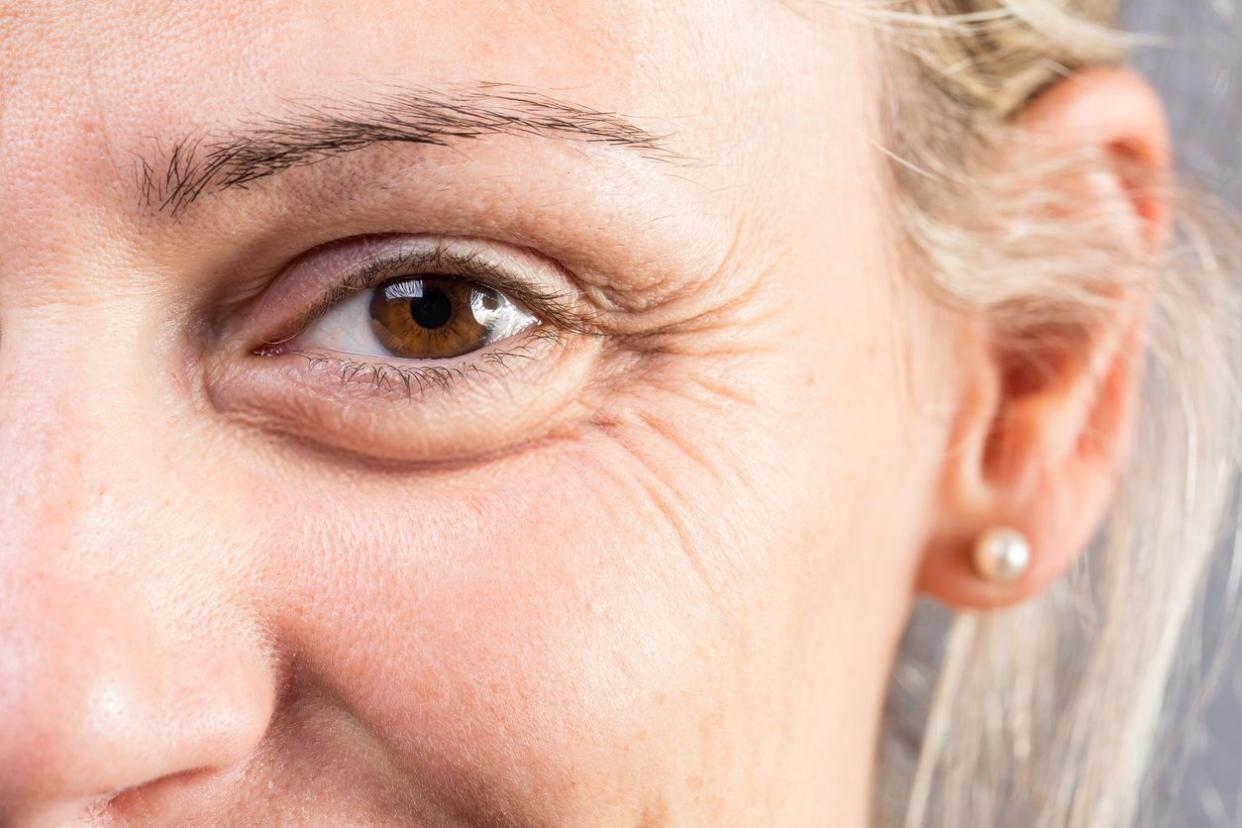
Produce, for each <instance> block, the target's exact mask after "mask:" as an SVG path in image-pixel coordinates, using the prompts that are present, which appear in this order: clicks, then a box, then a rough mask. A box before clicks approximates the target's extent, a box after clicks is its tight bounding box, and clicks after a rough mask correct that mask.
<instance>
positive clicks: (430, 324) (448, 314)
mask: <svg viewBox="0 0 1242 828" xmlns="http://www.w3.org/2000/svg"><path fill="white" fill-rule="evenodd" d="M410 316H411V317H413V319H414V322H415V323H417V324H418V326H419V327H421V328H426V329H428V330H435V329H436V328H443V327H444V326H445V325H447V324H448V323H449V320H450V319H452V318H453V302H452V300H450V299H449V298H448V294H446V293H445V292H444V291H443V290H441V289H440V288H438V287H430V286H424V287H423V295H422V296H420V297H418V298H416V299H411V300H410Z"/></svg>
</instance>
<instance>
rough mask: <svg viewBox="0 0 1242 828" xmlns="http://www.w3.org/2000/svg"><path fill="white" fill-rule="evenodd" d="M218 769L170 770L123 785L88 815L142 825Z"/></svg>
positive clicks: (207, 782)
mask: <svg viewBox="0 0 1242 828" xmlns="http://www.w3.org/2000/svg"><path fill="white" fill-rule="evenodd" d="M216 775H217V772H216V771H215V770H214V769H212V768H193V769H190V770H184V771H179V772H177V773H170V774H168V775H166V776H161V777H160V778H159V779H153V780H151V781H149V782H144V783H142V784H141V785H134V786H131V787H128V788H122V789H121V790H119V791H114V792H112V793H111V794H108V795H107V796H105V797H103V798H101V799H100V800H98V801H97V802H96V803H95V804H94V805H92V806H91V808H89V809H88V814H89V816H90V818H91V819H94V820H101V821H104V820H115V821H120V822H121V823H122V824H141V823H143V822H146V821H149V820H151V819H154V818H155V817H156V815H157V814H167V812H168V807H167V806H168V800H170V799H175V798H176V797H177V795H178V794H179V793H184V792H186V791H187V790H189V789H196V788H200V787H208V786H209V785H210V784H211V781H212V777H214V776H216Z"/></svg>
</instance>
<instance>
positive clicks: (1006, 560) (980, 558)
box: [971, 527, 1031, 584]
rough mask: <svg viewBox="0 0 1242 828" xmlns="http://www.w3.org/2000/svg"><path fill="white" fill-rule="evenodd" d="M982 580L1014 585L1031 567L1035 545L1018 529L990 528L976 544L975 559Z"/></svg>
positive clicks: (976, 570)
mask: <svg viewBox="0 0 1242 828" xmlns="http://www.w3.org/2000/svg"><path fill="white" fill-rule="evenodd" d="M971 561H972V563H974V566H975V572H976V573H977V574H978V575H979V577H980V578H984V579H986V580H988V581H992V582H993V583H997V584H1008V583H1012V582H1014V581H1016V580H1018V579H1019V578H1021V577H1022V576H1023V575H1024V574H1026V570H1027V569H1028V568H1029V567H1030V565H1031V544H1030V542H1029V541H1027V539H1026V535H1024V534H1022V533H1021V532H1019V531H1018V530H1016V529H1010V528H1008V527H998V528H996V529H989V530H988V531H986V532H984V533H983V534H982V535H980V536H979V537H978V539H977V540H976V541H975V548H974V552H973V554H972V556H971Z"/></svg>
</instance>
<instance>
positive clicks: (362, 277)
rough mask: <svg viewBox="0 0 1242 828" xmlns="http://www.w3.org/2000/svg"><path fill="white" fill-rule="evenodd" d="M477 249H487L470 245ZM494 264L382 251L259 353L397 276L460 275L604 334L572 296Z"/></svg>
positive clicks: (442, 249) (453, 253) (474, 257)
mask: <svg viewBox="0 0 1242 828" xmlns="http://www.w3.org/2000/svg"><path fill="white" fill-rule="evenodd" d="M470 242H471V244H472V245H478V244H482V243H481V242H476V241H475V240H470ZM501 258H502V257H501V256H497V257H495V259H496V260H490V257H488V256H485V255H484V254H483V253H482V252H481V251H479V250H478V249H477V247H476V248H475V249H460V248H455V247H454V246H453V245H452V244H450V243H435V244H433V245H432V246H431V247H430V248H427V247H406V248H405V249H401V248H399V247H398V248H397V249H395V250H389V251H386V252H381V253H379V254H378V255H375V256H373V257H372V258H370V259H369V260H367V261H366V262H364V263H363V264H361V265H359V266H356V267H354V268H352V269H349V270H347V271H346V272H345V273H344V274H343V276H342V278H341V279H340V280H339V281H338V282H337V283H336V284H334V285H333V286H332V287H330V288H329V289H328V290H327V291H326V292H324V293H323V294H322V295H321V296H320V297H319V298H318V299H317V300H316V301H314V302H313V303H312V304H311V305H310V306H309V307H308V308H307V309H306V310H304V311H302V312H301V313H300V314H298V315H297V316H296V317H294V319H293V320H291V321H289V322H286V323H285V324H283V325H282V326H281V328H280V331H279V333H277V334H276V335H274V336H268V337H266V338H264V340H263V341H262V342H260V343H259V344H258V345H257V346H256V347H255V348H254V349H253V352H254V353H262V352H263V351H265V350H267V349H270V348H272V347H273V346H276V345H281V344H284V343H287V342H289V341H291V340H293V339H295V338H296V337H297V336H299V335H300V334H301V333H302V332H303V331H305V330H306V329H307V328H308V327H309V326H310V325H311V324H312V323H314V322H315V321H316V320H318V319H319V318H320V317H322V316H324V315H325V314H326V313H328V312H329V311H330V310H332V309H333V308H334V307H336V306H337V305H338V304H340V303H341V302H342V301H344V300H345V299H346V298H347V297H349V296H350V295H351V294H353V293H356V292H358V291H362V290H369V289H371V288H373V287H375V286H376V285H378V284H380V283H381V282H383V281H384V280H385V279H389V278H392V277H395V276H400V275H403V274H407V273H408V274H413V275H417V274H418V273H432V272H435V273H440V274H443V275H447V276H458V277H460V278H462V279H465V280H469V281H473V282H476V283H478V284H480V285H484V286H486V287H489V288H492V289H494V290H497V291H500V292H501V293H504V294H505V295H506V296H507V297H508V298H509V299H510V300H511V301H514V302H515V303H517V304H518V305H520V306H522V307H523V308H525V309H526V310H528V311H529V312H531V313H533V314H534V315H536V316H538V317H539V318H540V319H541V320H544V321H548V322H551V323H552V324H554V325H556V326H557V327H559V328H560V329H562V330H565V331H568V332H571V333H577V334H583V335H601V334H602V333H603V331H602V328H601V326H600V324H599V322H598V317H597V314H596V313H594V312H592V311H591V310H590V309H589V308H586V307H583V306H582V304H583V303H580V302H575V301H574V297H573V296H572V295H571V294H570V293H569V292H568V291H565V292H556V291H551V290H544V289H541V288H539V287H537V286H535V285H534V284H532V282H531V281H528V280H525V279H523V278H522V277H520V276H515V275H513V274H512V273H511V271H512V270H514V269H517V268H508V267H505V266H504V265H503V264H501V263H500V262H499V261H498V260H499V259H501Z"/></svg>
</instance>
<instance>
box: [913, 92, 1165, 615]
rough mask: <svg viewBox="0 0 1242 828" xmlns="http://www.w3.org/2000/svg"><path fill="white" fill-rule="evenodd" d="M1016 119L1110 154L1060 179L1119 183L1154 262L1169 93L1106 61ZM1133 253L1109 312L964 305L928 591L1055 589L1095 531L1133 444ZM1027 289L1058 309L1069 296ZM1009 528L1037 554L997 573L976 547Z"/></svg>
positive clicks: (1080, 184)
mask: <svg viewBox="0 0 1242 828" xmlns="http://www.w3.org/2000/svg"><path fill="white" fill-rule="evenodd" d="M1016 129H1017V130H1018V132H1020V133H1021V135H1020V136H1019V140H1020V141H1021V142H1022V143H1023V144H1024V145H1025V146H1026V147H1036V148H1038V150H1039V151H1040V152H1041V153H1047V152H1052V153H1066V154H1068V153H1073V152H1079V151H1082V150H1084V149H1086V150H1095V151H1096V154H1097V155H1102V156H1103V157H1104V158H1106V159H1112V161H1114V162H1115V163H1113V164H1106V165H1105V168H1104V169H1094V170H1092V171H1090V173H1089V178H1088V174H1084V180H1083V181H1069V182H1061V181H1059V182H1056V183H1053V184H1050V185H1049V186H1063V187H1065V188H1066V190H1067V191H1070V192H1073V193H1074V194H1075V195H1077V194H1079V193H1084V192H1085V193H1089V194H1090V196H1089V197H1090V198H1092V199H1098V200H1099V201H1100V203H1104V201H1103V200H1105V199H1107V200H1108V201H1109V202H1110V203H1113V202H1115V201H1116V200H1117V197H1118V196H1120V197H1121V200H1122V202H1123V203H1125V204H1128V206H1129V211H1128V212H1129V214H1130V220H1129V221H1128V222H1119V223H1118V225H1117V228H1116V232H1117V233H1120V234H1122V235H1123V236H1129V237H1130V238H1131V240H1132V241H1133V242H1136V243H1137V244H1134V245H1129V244H1127V245H1126V246H1128V247H1130V248H1131V249H1135V250H1140V251H1141V252H1140V255H1141V256H1143V257H1144V258H1145V259H1146V260H1147V261H1148V263H1150V261H1151V260H1153V257H1154V254H1155V252H1156V250H1157V249H1158V247H1159V246H1160V245H1161V244H1162V243H1163V240H1164V238H1165V237H1166V236H1167V233H1168V229H1167V226H1166V225H1167V223H1168V219H1167V213H1168V211H1167V206H1166V204H1165V203H1164V201H1163V199H1162V198H1161V197H1160V195H1159V193H1158V191H1157V190H1155V189H1153V188H1148V187H1146V186H1145V185H1142V184H1140V181H1141V180H1154V179H1161V178H1163V177H1164V176H1165V175H1166V174H1167V170H1168V164H1169V150H1168V137H1167V132H1166V127H1165V122H1164V115H1163V109H1162V107H1161V105H1160V102H1159V100H1158V99H1157V98H1156V96H1155V93H1154V92H1151V90H1150V89H1149V88H1148V87H1147V85H1146V84H1145V83H1144V82H1143V81H1142V80H1141V79H1140V78H1139V77H1138V76H1137V75H1134V74H1133V73H1130V72H1128V71H1125V70H1121V69H1098V70H1092V71H1089V72H1084V73H1082V74H1081V75H1078V76H1075V77H1073V78H1070V79H1067V80H1065V81H1063V82H1062V83H1061V84H1059V85H1058V86H1057V87H1056V88H1053V89H1051V90H1049V91H1047V92H1045V93H1044V94H1043V95H1042V96H1041V97H1040V98H1039V99H1038V100H1037V101H1035V102H1034V103H1033V104H1032V105H1031V107H1030V109H1029V110H1028V111H1027V112H1026V113H1025V114H1024V115H1023V116H1021V117H1020V119H1019V120H1018V122H1017V125H1016ZM1135 165H1137V166H1138V168H1139V169H1138V170H1137V173H1134V171H1135ZM1132 173H1134V177H1131V175H1132ZM1102 176H1105V177H1111V179H1112V180H1111V182H1107V181H1104V182H1102V181H1101V180H1100V178H1101V177H1102ZM1088 206H1089V205H1088ZM1110 214H1111V213H1110ZM1113 241H1114V242H1118V240H1113ZM1120 241H1124V239H1122V240H1120ZM1057 252H1061V251H1057ZM1096 261H1099V259H1096ZM1127 267H1129V265H1127V264H1126V263H1123V262H1120V261H1119V262H1118V263H1117V268H1118V271H1119V272H1117V273H1111V274H1099V276H1100V279H1099V282H1100V284H1102V285H1104V286H1106V292H1107V298H1108V301H1107V303H1105V307H1106V308H1107V310H1106V311H1105V312H1102V313H1101V312H1099V310H1098V308H1097V309H1095V310H1094V311H1093V313H1094V315H1093V316H1092V315H1088V314H1083V315H1082V316H1079V317H1077V318H1075V319H1072V318H1070V317H1071V316H1072V314H1071V313H1070V312H1065V314H1064V315H1065V322H1064V324H1058V323H1056V322H1055V320H1054V321H1053V322H1052V323H1048V322H1047V321H1046V320H1047V318H1048V317H1046V316H1045V317H1044V319H1045V322H1044V323H1042V324H1041V325H1040V326H1039V327H1038V328H1035V329H1031V330H1013V329H1012V327H1009V326H1010V325H1011V324H1012V320H1011V319H1007V318H1005V317H1004V316H1003V315H1002V314H995V315H994V316H993V315H990V314H989V312H988V311H987V310H981V311H979V312H978V313H977V315H974V316H972V317H971V318H969V319H963V321H962V324H961V326H960V327H959V331H961V332H963V338H962V341H961V342H959V343H958V349H957V354H956V356H957V357H958V360H957V362H958V365H959V367H960V372H959V380H960V394H959V397H958V400H959V404H958V406H957V413H956V417H955V420H954V423H953V427H952V429H951V431H950V434H949V438H948V444H947V445H946V448H945V454H944V457H945V460H944V463H943V465H942V476H941V480H940V483H941V489H940V492H939V497H938V506H939V510H938V514H937V517H936V519H935V521H934V525H933V526H932V527H930V531H929V536H928V539H927V542H926V546H925V549H924V554H923V557H922V560H921V566H920V570H919V577H918V588H919V590H920V591H921V592H924V593H926V594H928V595H930V596H932V597H935V598H937V599H939V600H941V601H942V602H944V603H947V604H949V605H951V606H954V607H958V608H967V609H995V608H1000V607H1005V606H1009V605H1012V604H1016V603H1019V602H1021V601H1023V600H1026V599H1027V598H1030V597H1031V596H1033V595H1035V594H1037V593H1039V592H1040V591H1042V590H1043V589H1045V588H1047V587H1048V586H1049V585H1050V584H1051V583H1052V582H1053V581H1055V580H1056V579H1057V578H1059V577H1060V576H1061V575H1062V574H1063V573H1064V572H1065V571H1066V570H1067V569H1068V568H1069V567H1070V566H1071V565H1072V564H1073V563H1074V561H1075V560H1077V558H1078V557H1079V556H1080V555H1081V554H1082V552H1083V551H1084V550H1085V548H1086V547H1087V545H1088V544H1089V542H1090V540H1091V537H1092V535H1093V534H1094V533H1095V531H1096V529H1097V528H1098V527H1099V525H1100V523H1101V521H1102V520H1103V518H1104V516H1105V514H1106V512H1107V510H1108V506H1109V503H1110V502H1111V500H1112V496H1113V493H1114V490H1115V487H1116V482H1117V476H1118V473H1119V470H1120V468H1121V467H1122V465H1123V463H1124V460H1125V458H1126V456H1127V452H1128V448H1129V442H1130V433H1131V428H1132V422H1133V416H1134V413H1133V409H1134V399H1135V398H1136V396H1137V393H1138V387H1139V384H1140V379H1141V364H1142V355H1143V353H1144V350H1145V349H1144V334H1145V322H1146V313H1147V302H1148V292H1147V289H1146V287H1145V284H1146V282H1145V279H1143V278H1135V274H1133V273H1127V272H1123V271H1124V270H1125V269H1126V268H1127ZM1035 289H1036V290H1038V289H1039V288H1038V286H1036V288H1035ZM1049 290H1050V292H1051V290H1052V289H1051V288H1050V289H1049ZM1024 301H1028V302H1030V303H1039V302H1045V303H1047V304H1049V306H1051V307H1057V306H1058V305H1057V304H1056V302H1061V303H1062V305H1063V303H1064V298H1063V297H1059V296H1055V295H1050V296H1039V295H1030V296H1028V297H1024ZM1084 319H1089V320H1090V321H1089V322H1084V321H1083V320H1084ZM1010 530H1012V531H1013V532H1016V533H1017V535H1019V536H1020V537H1021V538H1022V540H1023V541H1024V542H1025V544H1026V550H1027V551H1029V560H1027V561H1026V562H1025V564H1026V565H1025V566H1024V567H1021V568H1019V571H1013V572H1010V573H1009V574H1010V575H1012V576H1013V577H1007V578H997V577H989V574H990V573H989V571H988V570H987V569H986V568H985V567H983V566H981V565H980V563H979V559H980V556H981V555H983V554H984V553H983V552H981V551H980V548H981V547H987V545H988V544H989V543H990V542H991V541H992V540H995V539H996V538H997V537H1004V536H1006V532H1007V531H1010ZM989 539H991V540H989ZM996 549H1000V547H995V549H993V551H992V554H999V553H997V552H996ZM1002 551H1003V550H1002ZM1015 554H1016V553H1015ZM1019 557H1020V556H1019ZM995 571H996V570H995V569H993V570H991V573H992V574H994V573H995Z"/></svg>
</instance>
